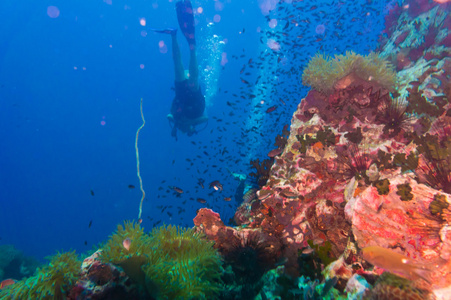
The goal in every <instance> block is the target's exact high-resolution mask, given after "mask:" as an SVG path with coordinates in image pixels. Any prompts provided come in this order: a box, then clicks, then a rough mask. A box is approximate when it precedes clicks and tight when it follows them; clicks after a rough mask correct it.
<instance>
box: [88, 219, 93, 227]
mask: <svg viewBox="0 0 451 300" xmlns="http://www.w3.org/2000/svg"><path fill="white" fill-rule="evenodd" d="M91 225H92V220H91V221H89V225H88V228H91Z"/></svg>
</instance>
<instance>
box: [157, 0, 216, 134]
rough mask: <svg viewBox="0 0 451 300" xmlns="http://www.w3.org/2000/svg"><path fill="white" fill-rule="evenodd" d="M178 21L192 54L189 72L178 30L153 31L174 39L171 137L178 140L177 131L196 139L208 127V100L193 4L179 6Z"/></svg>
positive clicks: (189, 2)
mask: <svg viewBox="0 0 451 300" xmlns="http://www.w3.org/2000/svg"><path fill="white" fill-rule="evenodd" d="M175 5H176V11H177V19H178V23H179V26H180V30H181V32H182V33H183V35H184V36H185V38H186V40H187V41H188V45H189V51H190V61H189V70H188V71H185V68H184V67H183V64H182V56H181V54H180V47H179V44H178V42H177V29H175V28H167V29H163V30H157V29H151V30H153V31H155V32H159V33H165V34H169V35H170V36H171V38H172V59H173V61H174V70H175V98H174V100H173V101H172V105H171V112H170V114H168V115H167V118H168V120H169V125H170V126H171V128H172V132H171V135H172V136H173V137H175V140H177V129H179V130H180V131H182V132H184V133H186V134H187V135H188V136H192V135H193V134H194V133H197V132H198V131H196V128H195V127H196V126H197V125H199V124H202V123H207V122H208V118H207V117H206V116H205V115H204V110H205V97H204V95H203V94H202V92H201V90H200V86H199V70H198V65H197V56H196V39H195V36H194V13H193V7H192V5H191V1H190V0H181V1H178V2H177V3H176V4H175Z"/></svg>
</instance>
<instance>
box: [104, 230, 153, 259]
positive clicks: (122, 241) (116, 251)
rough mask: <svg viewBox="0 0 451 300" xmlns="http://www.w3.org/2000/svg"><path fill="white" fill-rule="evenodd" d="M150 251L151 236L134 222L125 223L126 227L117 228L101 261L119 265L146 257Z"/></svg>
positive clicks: (107, 244)
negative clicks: (134, 258)
mask: <svg viewBox="0 0 451 300" xmlns="http://www.w3.org/2000/svg"><path fill="white" fill-rule="evenodd" d="M150 249H151V246H150V239H149V236H148V235H147V234H145V233H144V230H143V229H142V228H141V226H140V225H139V224H138V223H134V222H133V221H125V222H124V226H122V225H118V226H117V230H116V232H115V233H114V234H113V235H111V236H110V238H109V240H108V241H107V243H106V244H105V245H104V246H103V247H102V253H101V257H100V260H101V261H103V262H108V263H113V264H119V263H121V262H123V261H125V260H126V259H129V258H131V257H139V256H144V255H146V254H147V253H149V252H150Z"/></svg>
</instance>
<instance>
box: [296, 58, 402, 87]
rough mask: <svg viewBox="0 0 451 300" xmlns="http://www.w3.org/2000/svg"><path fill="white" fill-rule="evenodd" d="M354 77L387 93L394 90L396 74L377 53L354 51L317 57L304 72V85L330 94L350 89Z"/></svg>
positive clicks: (311, 60)
mask: <svg viewBox="0 0 451 300" xmlns="http://www.w3.org/2000/svg"><path fill="white" fill-rule="evenodd" d="M354 76H355V77H358V78H360V79H362V80H365V81H371V82H373V83H375V84H377V85H379V86H380V87H382V88H385V89H387V90H388V91H393V90H394V89H395V85H396V72H395V70H394V68H393V67H392V65H391V64H390V63H389V62H388V61H386V60H384V59H383V58H381V57H380V56H379V55H378V54H377V53H370V54H368V55H367V56H362V55H360V54H356V53H354V52H352V51H347V52H346V55H335V57H334V58H332V57H330V56H326V55H322V54H319V53H318V54H316V55H315V56H314V57H312V58H311V59H310V61H309V63H308V65H307V67H306V68H305V69H304V72H303V74H302V83H303V84H304V85H306V86H311V87H312V88H314V89H315V90H317V91H319V92H322V93H324V94H329V93H331V92H332V91H333V90H334V88H338V89H340V88H343V87H346V86H348V85H349V84H350V82H351V81H352V78H353V77H354Z"/></svg>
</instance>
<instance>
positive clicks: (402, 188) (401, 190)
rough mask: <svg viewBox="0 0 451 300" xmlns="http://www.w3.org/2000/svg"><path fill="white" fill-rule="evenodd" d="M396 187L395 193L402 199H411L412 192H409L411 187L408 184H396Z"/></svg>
mask: <svg viewBox="0 0 451 300" xmlns="http://www.w3.org/2000/svg"><path fill="white" fill-rule="evenodd" d="M396 187H397V188H398V190H397V191H396V194H397V195H398V196H399V197H401V200H402V201H410V200H412V199H413V194H412V193H411V192H412V188H411V187H410V184H408V183H404V184H398V185H397V186H396Z"/></svg>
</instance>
